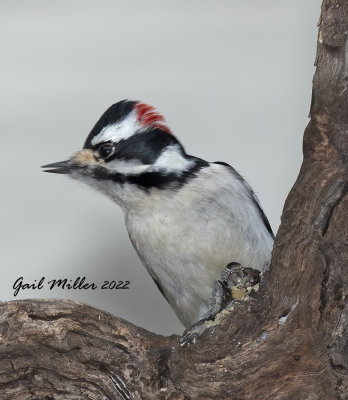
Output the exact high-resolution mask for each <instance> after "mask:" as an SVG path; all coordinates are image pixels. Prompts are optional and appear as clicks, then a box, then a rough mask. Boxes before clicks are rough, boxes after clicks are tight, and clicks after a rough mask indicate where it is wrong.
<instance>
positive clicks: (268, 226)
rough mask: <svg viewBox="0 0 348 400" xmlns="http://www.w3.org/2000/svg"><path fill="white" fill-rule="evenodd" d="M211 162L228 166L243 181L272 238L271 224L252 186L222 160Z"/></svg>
mask: <svg viewBox="0 0 348 400" xmlns="http://www.w3.org/2000/svg"><path fill="white" fill-rule="evenodd" d="M213 164H220V165H224V166H225V167H228V168H229V169H230V170H231V172H232V174H233V175H234V176H235V177H236V178H237V179H238V180H239V181H241V182H242V183H243V185H244V186H245V187H246V189H247V190H248V193H249V194H250V199H251V200H252V201H253V203H254V204H255V206H256V208H257V209H258V211H259V214H260V217H261V218H262V221H263V223H264V224H265V227H266V229H267V231H268V232H269V234H270V235H271V237H272V239H274V233H273V231H272V228H271V224H270V223H269V221H268V218H267V217H266V214H265V212H264V211H263V209H262V207H261V205H260V202H259V200H258V198H257V196H256V194H255V193H254V191H253V190H252V188H251V187H250V185H249V184H248V183H247V182H246V181H245V180H244V178H243V177H242V176H241V175H240V174H239V173H238V172H237V171H236V170H235V169H234V168H233V167H232V166H231V165H229V164H227V163H225V162H222V161H215V162H214V163H213Z"/></svg>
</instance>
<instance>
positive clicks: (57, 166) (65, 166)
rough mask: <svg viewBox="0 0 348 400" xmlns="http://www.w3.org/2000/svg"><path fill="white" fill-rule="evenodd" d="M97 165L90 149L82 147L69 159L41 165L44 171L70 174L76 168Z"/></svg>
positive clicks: (80, 168)
mask: <svg viewBox="0 0 348 400" xmlns="http://www.w3.org/2000/svg"><path fill="white" fill-rule="evenodd" d="M92 165H97V160H96V158H95V156H94V154H93V151H92V150H90V149H82V150H80V151H78V152H77V153H75V154H74V155H73V156H72V157H71V159H70V160H66V161H61V162H57V163H53V164H47V165H43V166H42V167H41V168H43V170H44V172H52V173H54V174H70V173H72V172H74V171H75V172H76V171H78V170H82V169H85V168H89V167H90V166H92Z"/></svg>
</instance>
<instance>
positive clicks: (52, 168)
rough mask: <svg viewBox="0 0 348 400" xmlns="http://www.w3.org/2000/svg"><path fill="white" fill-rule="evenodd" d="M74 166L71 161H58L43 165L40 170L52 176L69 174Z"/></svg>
mask: <svg viewBox="0 0 348 400" xmlns="http://www.w3.org/2000/svg"><path fill="white" fill-rule="evenodd" d="M74 166H76V164H75V163H73V162H72V161H71V160H66V161H60V162H56V163H53V164H47V165H43V166H42V167H41V168H42V169H43V171H44V172H52V173H54V174H69V173H70V172H71V171H72V170H73V169H74Z"/></svg>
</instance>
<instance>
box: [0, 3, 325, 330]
mask: <svg viewBox="0 0 348 400" xmlns="http://www.w3.org/2000/svg"><path fill="white" fill-rule="evenodd" d="M320 3H321V1H320V0H306V1H303V0H291V1H285V0H263V1H256V0H244V1H243V2H241V1H232V0H229V1H227V0H226V1H222V0H220V1H212V0H211V1H205V0H199V1H198V0H197V1H193V0H189V1H188V0H185V1H179V0H176V1H169V0H166V1H164V0H157V1H152V0H151V1H143V0H138V1H107V0H102V1H70V0H69V1H62V0H59V1H58V0H55V1H46V0H45V1H37V0H31V1H24V0H23V1H15V0H11V1H0V9H1V13H0V44H1V67H0V68H1V74H0V85H1V86H0V87H1V90H0V110H1V118H0V132H1V149H2V152H1V153H2V154H1V159H0V160H1V161H0V162H1V169H0V173H1V225H0V243H1V258H0V262H1V281H0V293H1V300H4V301H5V300H12V299H14V297H13V290H12V285H13V283H14V281H15V280H16V279H17V278H18V277H20V276H23V277H24V278H25V281H26V282H28V283H32V282H33V281H34V280H35V279H36V280H39V279H40V278H41V277H42V276H45V277H46V280H49V279H54V278H64V277H67V278H70V279H75V278H76V277H77V276H86V278H87V280H88V281H89V282H93V281H94V282H96V283H98V284H100V283H102V281H103V280H104V279H108V280H113V279H115V280H120V279H123V280H126V279H128V280H130V281H131V287H130V290H128V291H102V290H99V289H98V290H96V291H91V290H88V291H68V290H65V291H63V290H60V289H57V290H53V291H49V290H48V289H47V287H46V288H45V289H43V290H40V291H39V290H27V291H25V292H22V293H21V294H20V295H18V296H17V298H28V297H48V298H52V297H61V298H71V299H75V300H79V301H82V302H85V303H88V304H90V305H94V306H96V307H99V308H101V309H104V310H107V311H109V312H111V313H113V314H115V315H118V316H120V317H122V318H125V319H127V320H129V321H131V322H133V323H135V324H137V325H140V326H143V327H145V328H147V329H149V330H152V331H155V332H159V333H162V334H170V333H174V332H182V330H183V328H182V325H181V324H180V323H179V321H178V320H177V318H176V316H175V314H174V312H173V311H172V310H171V308H170V307H169V305H168V304H167V303H166V301H165V300H164V299H163V298H162V296H161V294H160V293H159V292H158V291H157V289H156V288H155V286H154V284H153V283H152V280H151V279H150V278H149V277H148V275H147V273H146V271H145V269H144V267H143V266H142V265H141V263H140V261H139V260H138V258H137V255H136V253H135V251H134V250H133V248H132V246H131V244H130V241H129V239H128V236H127V233H126V229H125V226H124V221H123V215H122V212H121V210H120V209H119V208H118V207H117V206H116V205H114V204H113V203H112V202H111V201H110V200H108V199H106V198H104V197H103V196H102V195H100V194H98V193H96V192H93V191H92V190H90V189H89V188H87V187H84V186H83V185H81V184H78V183H76V182H73V181H69V180H68V179H66V177H64V176H57V175H50V174H44V173H42V172H41V171H40V168H39V167H40V165H42V164H46V163H49V162H55V161H61V160H64V159H66V158H67V157H68V156H70V155H71V154H72V153H73V152H74V151H76V150H78V149H80V148H81V146H82V143H83V141H84V139H85V137H86V136H87V134H88V132H89V131H90V129H91V128H92V126H93V124H94V123H95V122H96V120H97V119H98V117H99V116H100V114H101V113H102V112H103V111H104V110H105V109H106V108H107V107H108V106H109V105H111V104H112V103H114V102H116V101H118V100H121V99H123V98H129V99H141V100H143V101H145V102H148V103H150V104H153V105H155V106H157V108H158V109H159V111H160V112H161V113H162V114H164V115H165V117H166V119H167V121H168V123H169V125H170V126H171V128H172V130H173V132H174V133H175V134H176V135H177V136H178V137H179V139H180V140H181V141H182V142H183V144H184V145H185V147H186V150H187V151H188V153H191V154H194V155H197V156H200V157H202V158H205V159H207V160H210V161H217V160H221V161H225V162H228V163H230V164H232V165H233V166H234V167H235V168H236V169H237V170H239V171H240V172H241V173H242V175H243V176H244V177H245V178H246V179H247V180H248V181H249V183H250V184H251V185H252V186H253V188H254V189H255V191H256V192H257V194H258V196H259V198H260V200H261V202H262V204H263V206H264V209H265V211H266V213H267V215H268V216H269V219H270V221H271V224H272V227H273V229H274V231H276V230H277V228H278V226H279V222H280V215H281V212H282V207H283V204H284V200H285V198H286V195H287V193H288V192H289V189H290V188H291V186H292V185H293V183H294V180H295V179H296V176H297V173H298V170H299V166H300V164H301V159H302V155H301V144H302V134H303V130H304V128H305V126H306V124H307V113H308V110H309V104H310V95H311V80H312V75H313V72H314V68H313V62H314V57H315V48H316V35H317V28H316V22H317V20H318V17H319V12H320Z"/></svg>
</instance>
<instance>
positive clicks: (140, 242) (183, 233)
mask: <svg viewBox="0 0 348 400" xmlns="http://www.w3.org/2000/svg"><path fill="white" fill-rule="evenodd" d="M227 178H228V179H229V181H230V180H231V177H230V176H228V177H227ZM227 178H226V179H227ZM228 183H229V185H228ZM234 183H235V184H236V185H237V184H238V182H234ZM207 185H208V186H207ZM189 186H190V185H187V186H185V187H183V188H182V189H179V190H178V191H173V192H172V193H171V195H169V196H168V193H167V194H166V196H163V194H162V193H160V192H158V193H156V192H154V193H152V195H151V196H149V195H147V197H144V198H143V199H142V200H143V201H142V206H141V207H139V208H137V209H136V210H135V209H134V207H133V209H132V210H128V211H126V225H127V229H128V232H129V236H130V238H131V241H132V243H133V245H134V247H135V249H136V250H137V252H138V254H139V257H140V259H141V260H142V262H143V264H144V265H145V266H146V268H147V269H148V271H149V273H150V274H151V276H152V277H153V278H154V279H155V280H156V281H158V283H159V284H160V286H161V287H162V289H163V291H164V293H165V296H166V298H167V300H168V301H169V303H170V304H171V306H172V307H173V309H174V311H175V312H176V314H177V315H178V317H179V319H180V320H181V321H182V322H183V324H184V325H185V326H190V325H192V324H193V323H194V322H197V321H198V320H200V319H201V318H202V317H203V315H204V314H205V312H206V311H207V310H208V304H209V302H210V300H211V298H212V292H213V288H214V284H215V280H216V278H218V277H219V276H220V274H221V272H222V270H223V269H224V268H225V267H226V266H227V264H228V263H230V262H239V263H240V264H242V265H243V266H245V267H251V268H256V269H262V267H263V266H264V265H265V264H267V262H268V261H269V259H270V255H271V250H272V246H273V240H272V238H271V237H270V236H269V234H268V232H267V230H266V229H265V227H264V225H263V222H262V220H261V218H260V216H259V214H258V212H257V210H256V209H255V212H250V210H253V208H252V207H247V208H246V206H247V204H246V202H247V201H248V200H247V198H241V197H240V194H238V196H237V197H236V196H235V195H234V189H235V188H234V187H233V185H231V182H227V185H225V186H222V187H227V188H229V190H227V191H226V190H224V191H223V192H222V193H220V194H217V193H214V192H212V191H211V189H210V188H209V181H207V180H206V177H202V182H199V179H198V178H197V179H195V180H194V181H193V183H192V184H191V187H189ZM214 188H216V185H214ZM238 189H239V191H238V193H240V188H238ZM246 209H248V212H247V213H246Z"/></svg>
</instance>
